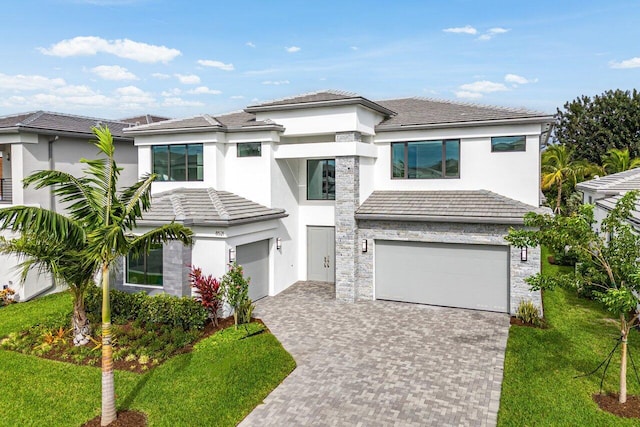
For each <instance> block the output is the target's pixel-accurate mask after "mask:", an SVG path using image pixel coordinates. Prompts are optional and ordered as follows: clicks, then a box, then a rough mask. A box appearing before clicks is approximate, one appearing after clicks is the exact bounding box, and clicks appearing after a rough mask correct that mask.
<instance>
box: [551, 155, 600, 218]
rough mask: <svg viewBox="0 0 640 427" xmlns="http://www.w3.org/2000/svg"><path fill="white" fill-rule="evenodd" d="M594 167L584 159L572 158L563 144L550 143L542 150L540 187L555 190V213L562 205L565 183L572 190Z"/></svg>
mask: <svg viewBox="0 0 640 427" xmlns="http://www.w3.org/2000/svg"><path fill="white" fill-rule="evenodd" d="M593 169H594V167H593V165H590V164H589V163H588V162H586V161H584V160H575V159H573V151H572V150H571V149H569V148H567V147H566V146H564V145H557V144H555V145H550V146H548V147H547V149H546V150H544V151H543V152H542V168H541V171H542V185H541V187H542V189H543V190H549V189H551V188H552V187H555V188H556V190H557V195H556V207H555V209H554V212H555V213H560V208H561V205H562V191H563V187H564V186H565V185H567V184H568V185H569V186H570V188H571V189H572V190H573V189H574V188H575V186H576V183H577V182H578V180H579V179H584V177H585V176H586V175H588V174H589V173H591V171H592V170H593Z"/></svg>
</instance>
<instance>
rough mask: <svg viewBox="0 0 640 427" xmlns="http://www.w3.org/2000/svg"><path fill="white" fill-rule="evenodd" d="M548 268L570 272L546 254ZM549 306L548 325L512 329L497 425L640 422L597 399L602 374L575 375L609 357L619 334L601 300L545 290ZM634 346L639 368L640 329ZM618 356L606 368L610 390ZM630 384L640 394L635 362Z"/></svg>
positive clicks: (631, 391)
mask: <svg viewBox="0 0 640 427" xmlns="http://www.w3.org/2000/svg"><path fill="white" fill-rule="evenodd" d="M543 269H545V270H546V271H554V272H556V273H558V274H560V273H561V272H562V271H566V267H557V266H550V265H549V264H548V263H546V257H545V256H543ZM544 307H545V317H546V319H547V324H548V326H549V327H548V329H534V328H528V327H518V326H512V327H511V329H510V331H509V340H508V342H507V353H506V359H505V367H504V368H505V369H504V380H503V383H502V396H501V401H500V411H499V413H498V425H499V426H637V425H638V424H639V422H638V420H632V419H623V418H618V417H615V416H613V415H610V414H608V413H606V412H603V411H601V410H600V409H599V408H598V406H597V405H596V404H595V403H594V402H593V400H592V398H591V396H592V395H593V394H594V393H597V392H598V390H599V386H600V378H601V375H599V374H596V375H592V376H589V377H582V378H577V379H576V378H574V377H575V376H577V375H583V374H586V373H588V372H590V371H592V370H593V369H595V368H596V366H598V364H600V362H602V360H604V359H605V358H606V356H607V355H608V354H609V352H610V351H611V349H612V348H613V346H614V345H615V340H616V339H617V338H618V336H619V332H618V328H617V327H616V323H615V322H613V321H612V320H610V318H609V315H608V314H607V313H606V312H604V311H603V310H602V309H601V307H600V305H599V304H597V303H595V302H592V301H589V300H586V299H583V298H578V297H577V296H576V294H575V292H574V291H571V290H564V289H558V290H555V291H548V292H545V294H544ZM630 349H631V352H632V354H633V356H634V358H635V360H636V363H637V366H638V368H639V369H640V335H639V334H638V333H637V332H635V331H634V332H632V333H631V336H630ZM619 359H620V353H619V351H618V352H616V354H615V355H614V358H613V360H612V362H611V365H610V366H609V370H608V372H607V377H606V380H605V383H604V391H605V392H616V391H617V389H618V379H619V372H620V369H619V367H620V365H619ZM601 372H602V371H599V373H601ZM627 384H628V387H629V394H640V386H639V385H638V383H637V381H636V379H635V377H634V374H633V371H632V368H631V364H630V363H629V372H628V379H627Z"/></svg>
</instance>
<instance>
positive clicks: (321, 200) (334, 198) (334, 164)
mask: <svg viewBox="0 0 640 427" xmlns="http://www.w3.org/2000/svg"><path fill="white" fill-rule="evenodd" d="M311 161H320V162H328V161H333V168H334V173H335V167H336V159H307V177H306V184H307V201H312V202H326V201H335V200H336V195H335V192H334V194H333V199H329V198H327V199H310V198H309V162H311ZM334 185H335V183H334ZM323 194H324V193H323ZM327 194H328V193H327Z"/></svg>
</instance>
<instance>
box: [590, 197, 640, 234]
mask: <svg viewBox="0 0 640 427" xmlns="http://www.w3.org/2000/svg"><path fill="white" fill-rule="evenodd" d="M621 198H622V194H618V195H616V196H612V197H607V198H605V199H600V200H596V205H597V206H600V207H602V208H603V209H605V210H607V211H611V210H613V208H614V207H615V206H616V203H618V200H620V199H621ZM629 223H630V224H631V225H632V226H633V227H635V228H636V229H638V230H640V200H636V208H635V209H633V210H632V211H631V212H630V213H629Z"/></svg>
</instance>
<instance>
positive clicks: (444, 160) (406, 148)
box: [389, 138, 462, 180]
mask: <svg viewBox="0 0 640 427" xmlns="http://www.w3.org/2000/svg"><path fill="white" fill-rule="evenodd" d="M438 141H441V142H442V171H441V172H442V177H441V178H409V177H408V174H409V143H410V142H411V143H415V142H438ZM449 141H451V142H457V143H458V173H457V175H455V176H447V142H449ZM396 144H398V145H400V144H402V145H404V176H393V146H394V145H396ZM389 148H390V149H391V162H390V163H391V171H390V172H391V179H426V180H432V179H460V158H461V157H462V154H461V152H462V149H461V148H462V144H461V143H460V139H457V138H456V139H435V140H419V141H404V142H400V141H399V142H392V143H391V144H390V145H389Z"/></svg>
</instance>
